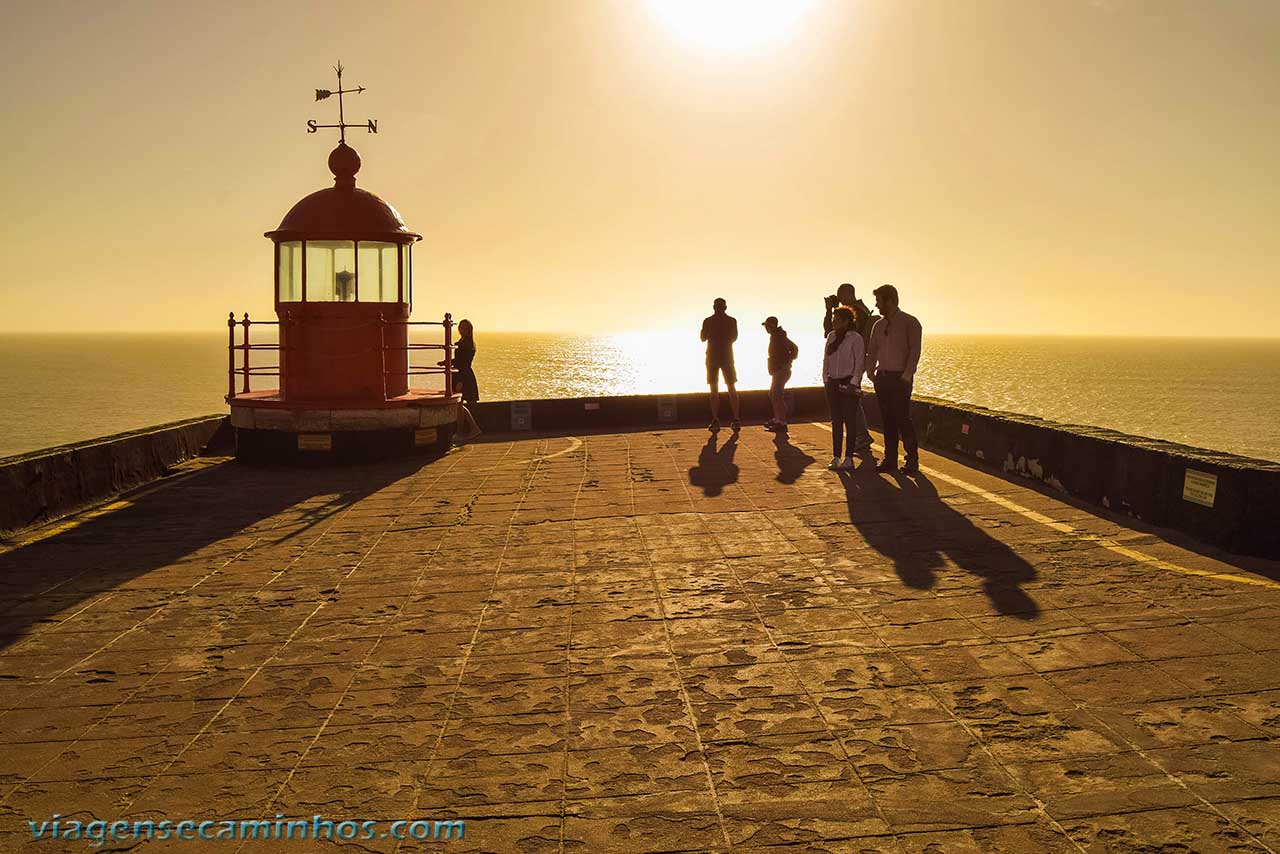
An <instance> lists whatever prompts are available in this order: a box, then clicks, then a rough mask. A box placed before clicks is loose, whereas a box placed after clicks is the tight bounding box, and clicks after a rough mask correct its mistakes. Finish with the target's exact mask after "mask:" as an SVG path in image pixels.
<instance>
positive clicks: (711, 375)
mask: <svg viewBox="0 0 1280 854" xmlns="http://www.w3.org/2000/svg"><path fill="white" fill-rule="evenodd" d="M707 386H708V387H709V388H710V389H711V393H710V395H709V396H708V399H709V400H710V403H711V421H712V422H713V423H714V422H717V421H719V420H720V366H719V365H717V364H715V363H714V362H707Z"/></svg>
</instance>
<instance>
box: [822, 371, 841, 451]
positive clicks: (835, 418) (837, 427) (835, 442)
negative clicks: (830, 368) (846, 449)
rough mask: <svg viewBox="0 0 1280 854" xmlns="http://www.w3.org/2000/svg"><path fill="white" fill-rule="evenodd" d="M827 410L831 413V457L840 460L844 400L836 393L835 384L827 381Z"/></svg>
mask: <svg viewBox="0 0 1280 854" xmlns="http://www.w3.org/2000/svg"><path fill="white" fill-rule="evenodd" d="M826 390H827V409H828V410H830V412H831V456H832V457H833V458H835V459H837V460H838V459H840V450H841V448H842V447H843V446H842V444H841V442H842V440H843V437H844V400H843V395H841V394H840V392H838V391H836V384H835V383H833V382H831V381H830V380H828V381H827V384H826Z"/></svg>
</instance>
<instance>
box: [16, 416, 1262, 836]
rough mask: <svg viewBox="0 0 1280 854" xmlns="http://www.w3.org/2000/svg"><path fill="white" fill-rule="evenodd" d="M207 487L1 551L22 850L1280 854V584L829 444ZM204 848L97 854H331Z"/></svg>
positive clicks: (953, 468) (147, 500)
mask: <svg viewBox="0 0 1280 854" xmlns="http://www.w3.org/2000/svg"><path fill="white" fill-rule="evenodd" d="M708 435H709V434H708V433H706V432H705V431H699V430H669V431H658V432H634V433H614V434H598V435H589V436H581V437H547V438H525V439H517V440H508V439H495V440H492V441H488V442H484V443H481V444H477V445H473V446H470V447H467V448H465V449H463V450H459V451H455V452H454V453H451V454H450V455H448V456H447V457H445V458H443V459H440V460H437V461H434V462H431V463H428V464H422V463H421V462H416V461H398V462H388V463H382V464H378V465H370V466H361V467H348V468H333V469H316V470H310V469H291V468H275V467H262V468H258V467H251V466H245V465H239V464H234V463H227V464H223V465H215V466H212V467H206V468H204V469H202V470H200V471H197V472H193V473H191V474H190V475H188V476H180V477H177V478H174V479H172V480H170V481H168V482H164V483H161V484H158V485H156V486H155V487H152V488H149V489H147V490H144V491H141V492H138V493H135V494H133V495H131V496H128V497H127V498H126V499H125V500H121V501H117V502H115V503H114V504H112V505H109V506H108V507H106V508H102V509H101V510H99V511H94V512H91V513H87V514H82V515H81V516H79V517H76V518H74V519H73V520H71V521H70V522H67V523H62V524H60V525H58V526H56V527H55V528H51V529H48V530H45V531H37V532H33V534H32V535H31V536H29V537H28V538H27V539H26V540H25V541H22V542H18V543H16V544H13V546H12V547H11V548H9V549H8V550H7V551H5V552H4V553H2V554H0V850H3V851H24V850H35V851H41V850H48V851H62V850H67V851H72V850H90V849H89V847H88V846H87V845H86V844H85V843H83V842H77V843H73V842H68V841H64V840H63V841H56V842H46V843H38V844H37V843H33V842H32V840H31V835H30V832H29V830H28V828H27V822H28V821H29V820H33V821H36V822H41V821H47V820H49V819H50V818H51V817H52V815H53V814H54V813H59V814H61V815H62V816H63V817H64V819H80V820H88V819H90V818H98V819H106V820H114V819H126V820H129V821H134V820H143V819H152V820H156V821H159V820H161V819H170V820H172V821H175V822H176V821H181V820H185V819H194V820H201V819H211V820H215V821H220V820H232V819H234V820H241V819H245V820H258V819H273V818H274V817H275V816H276V815H283V816H285V817H286V818H291V819H298V818H305V819H310V818H311V816H313V815H315V814H320V815H322V816H324V817H325V818H326V819H329V820H333V821H343V820H356V821H362V820H374V819H380V820H384V821H385V822H388V823H389V822H390V821H393V820H396V819H403V818H426V819H437V820H443V819H447V818H453V817H457V818H462V819H465V821H466V834H465V838H464V839H463V840H461V841H451V842H432V843H413V842H404V843H400V842H398V841H396V840H394V839H391V838H375V839H372V840H359V841H358V842H352V843H347V844H346V845H344V846H342V848H343V849H344V850H352V851H356V850H369V851H388V852H390V851H417V850H445V851H488V852H519V854H524V852H558V851H569V852H584V854H594V852H631V851H636V852H639V851H655V852H656V851H665V852H675V851H699V852H706V851H717V852H719V851H752V850H760V851H769V852H791V851H794V852H800V851H805V852H823V851H831V852H895V854H907V852H911V854H924V852H930V853H931V854H933V852H940V854H969V852H987V851H1009V852H1048V853H1049V854H1052V852H1079V851H1086V852H1156V851H1159V852H1165V851H1168V852H1173V851H1190V852H1199V854H1209V852H1228V851H1230V852H1244V851H1276V850H1280V749H1277V748H1278V747H1280V745H1278V744H1277V737H1278V736H1280V584H1277V583H1276V582H1275V581H1274V579H1276V578H1280V566H1278V565H1277V564H1275V563H1267V562H1264V561H1259V560H1244V559H1236V558H1230V557H1226V556H1222V555H1217V556H1216V557H1215V556H1214V555H1212V554H1209V553H1207V552H1206V550H1205V549H1203V548H1200V549H1199V550H1198V551H1192V550H1189V549H1188V548H1186V547H1184V546H1181V545H1178V544H1176V543H1174V542H1171V541H1170V540H1171V537H1169V536H1165V535H1163V534H1162V532H1160V531H1152V530H1141V529H1138V528H1135V527H1134V526H1133V524H1132V523H1121V522H1119V521H1112V520H1108V519H1104V518H1100V517H1099V516H1097V515H1096V514H1095V513H1093V512H1091V511H1088V510H1085V509H1081V508H1080V507H1076V506H1072V505H1070V504H1067V503H1063V501H1061V500H1059V499H1058V498H1057V497H1054V496H1051V495H1047V494H1044V493H1042V492H1038V491H1035V490H1032V489H1029V488H1027V487H1026V486H1024V485H1022V484H1019V483H1015V482H1010V481H1007V480H1003V479H1001V478H997V477H994V476H991V475H988V474H984V473H981V472H978V471H975V470H973V469H970V468H967V467H965V466H963V465H961V464H958V463H956V462H953V461H950V460H947V459H943V458H940V457H937V456H934V455H930V454H927V453H926V454H925V455H924V456H923V458H922V462H923V464H924V466H925V470H924V472H923V474H922V476H921V477H919V478H915V479H909V478H902V477H889V476H882V475H877V474H876V473H875V472H874V471H872V470H871V468H869V467H868V466H866V465H865V464H864V466H863V467H862V468H861V469H859V470H857V471H855V472H853V473H850V474H840V475H837V474H835V473H831V472H828V471H826V470H825V468H824V463H825V461H826V460H827V458H828V452H829V449H828V441H829V434H828V433H826V432H825V431H824V430H823V429H822V428H821V427H819V426H815V425H799V426H796V427H794V428H793V430H792V434H791V437H790V440H789V441H783V440H779V441H775V439H774V437H773V436H772V435H771V434H768V433H765V432H763V431H762V430H761V429H760V428H759V427H749V428H747V429H746V430H745V431H744V432H743V433H742V435H741V437H740V438H739V439H737V440H736V441H730V434H729V433H728V432H727V431H725V432H722V433H720V434H719V436H718V437H716V438H715V439H714V440H713V441H711V442H708ZM338 848H339V846H337V845H335V844H333V843H320V842H314V841H307V842H302V841H296V840H295V841H289V842H283V841H270V842H266V841H262V840H258V841H249V842H244V843H238V842H237V843H218V842H195V841H192V842H179V841H175V840H169V841H160V840H151V841H142V842H137V841H133V840H130V841H128V842H117V843H108V844H107V845H105V846H103V847H102V848H100V849H98V850H125V849H127V850H132V851H142V852H147V854H150V853H151V852H158V851H170V850H174V851H177V850H181V851H202V850H205V851H244V852H267V851H270V852H277V854H278V852H289V851H314V850H323V851H332V850H337V849H338Z"/></svg>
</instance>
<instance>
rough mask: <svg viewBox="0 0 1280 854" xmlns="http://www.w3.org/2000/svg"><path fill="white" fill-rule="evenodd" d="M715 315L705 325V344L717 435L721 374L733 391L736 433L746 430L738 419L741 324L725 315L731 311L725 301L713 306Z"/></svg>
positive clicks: (703, 332)
mask: <svg viewBox="0 0 1280 854" xmlns="http://www.w3.org/2000/svg"><path fill="white" fill-rule="evenodd" d="M711 307H712V309H713V310H714V312H715V313H714V314H712V315H711V316H710V317H708V318H707V319H706V320H704V321H702V340H703V341H706V342H707V385H708V386H710V387H711V424H709V425H708V427H709V429H710V430H711V431H712V432H714V431H716V430H719V429H720V374H721V373H723V374H724V384H725V388H727V389H729V407H730V408H731V409H732V410H733V423H732V425H731V426H732V427H733V431H734V432H735V433H736V432H737V431H738V430H741V429H742V420H741V419H740V418H739V417H738V389H737V388H736V387H735V383H737V382H738V374H737V372H736V371H735V370H734V367H733V342H734V341H737V340H738V321H737V320H734V319H733V318H732V317H730V316H729V315H728V314H726V313H725V309H726V308H728V305H727V303H725V301H724V298H723V297H716V301H715V302H714V303H712V304H711Z"/></svg>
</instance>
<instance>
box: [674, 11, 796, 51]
mask: <svg viewBox="0 0 1280 854" xmlns="http://www.w3.org/2000/svg"><path fill="white" fill-rule="evenodd" d="M650 3H651V4H652V6H653V9H654V10H655V11H656V12H657V13H658V14H659V15H660V16H661V17H662V18H663V20H665V21H666V22H667V24H668V25H669V26H670V27H671V28H672V29H673V30H675V31H676V32H678V33H679V34H680V35H682V36H684V37H685V38H687V39H689V40H691V41H695V42H698V43H699V44H703V45H707V46H708V47H715V48H741V47H749V46H752V45H756V44H759V43H761V42H764V41H767V40H768V39H771V38H777V37H779V36H781V35H783V34H785V33H786V32H787V31H788V30H789V29H791V27H792V26H793V25H794V24H795V23H796V21H798V20H799V19H800V18H801V17H802V16H803V15H804V14H805V12H807V11H808V10H809V7H810V6H812V5H813V3H812V0H650Z"/></svg>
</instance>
